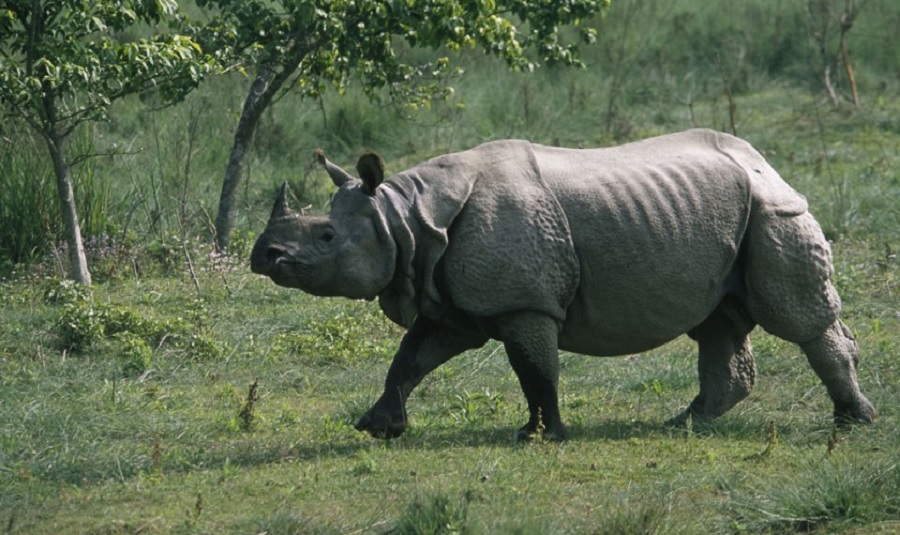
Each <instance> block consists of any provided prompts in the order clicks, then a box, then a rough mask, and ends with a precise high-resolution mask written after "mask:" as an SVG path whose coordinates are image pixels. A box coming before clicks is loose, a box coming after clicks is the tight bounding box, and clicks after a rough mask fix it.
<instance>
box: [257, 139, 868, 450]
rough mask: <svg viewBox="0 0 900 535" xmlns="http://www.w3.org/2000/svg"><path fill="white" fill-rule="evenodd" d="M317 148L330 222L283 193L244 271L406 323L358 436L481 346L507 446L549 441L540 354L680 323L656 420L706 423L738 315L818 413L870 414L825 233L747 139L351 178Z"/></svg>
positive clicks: (553, 397)
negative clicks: (685, 370)
mask: <svg viewBox="0 0 900 535" xmlns="http://www.w3.org/2000/svg"><path fill="white" fill-rule="evenodd" d="M317 158H318V160H319V162H320V163H321V164H322V165H324V166H325V168H326V169H327V171H328V174H329V175H330V177H331V179H332V181H333V182H334V184H335V185H336V186H337V187H338V190H337V193H336V194H335V195H334V197H333V200H332V203H331V209H330V213H329V215H327V216H312V215H302V214H300V213H298V212H296V211H294V210H291V209H290V208H289V207H288V204H287V185H286V184H285V185H283V186H282V188H281V192H280V194H279V195H278V197H277V200H276V201H275V205H274V208H273V209H272V213H271V216H270V218H269V221H268V223H267V226H266V228H265V230H264V231H263V233H262V234H261V235H260V236H259V238H258V239H257V241H256V244H255V245H254V247H253V251H252V253H251V258H250V264H251V268H252V270H253V271H254V272H255V273H259V274H262V275H266V276H268V277H270V278H271V279H272V280H273V281H274V282H275V283H276V284H278V285H281V286H286V287H292V288H299V289H301V290H303V291H305V292H308V293H310V294H313V295H317V296H344V297H348V298H353V299H374V298H378V301H379V305H380V307H381V309H382V310H383V312H384V313H385V314H386V315H387V316H388V318H390V319H391V320H392V321H393V322H395V323H397V324H399V325H401V326H403V327H405V328H407V329H408V330H407V332H406V334H405V335H404V337H403V339H402V341H401V342H400V346H399V349H398V351H397V353H396V355H395V356H394V359H393V362H392V363H391V365H390V368H389V370H388V372H387V378H386V380H385V385H384V392H383V394H382V395H381V397H380V398H379V399H378V400H377V401H376V403H375V404H374V405H373V406H372V408H371V409H370V410H369V411H368V412H367V413H366V414H364V415H363V416H362V417H361V418H360V419H359V420H358V421H357V422H356V424H355V427H356V428H357V429H358V430H360V431H365V432H368V433H370V434H371V435H372V436H374V437H379V438H392V437H396V436H399V435H400V434H402V433H403V432H404V431H405V430H406V427H407V418H406V401H407V398H408V397H409V395H410V393H411V392H412V391H413V389H414V388H415V387H416V385H417V384H419V382H420V381H421V380H422V379H423V378H424V377H425V376H426V375H427V374H428V373H430V372H431V371H432V370H434V369H435V368H437V367H438V366H440V365H441V364H443V363H444V362H446V361H447V360H449V359H450V358H452V357H454V356H455V355H458V354H460V353H462V352H464V351H466V350H468V349H473V348H478V347H480V346H482V345H484V344H485V343H486V342H487V341H488V340H489V339H495V340H499V341H500V342H502V344H503V345H504V348H505V350H506V354H507V357H508V359H509V362H510V364H511V365H512V368H513V370H514V371H515V373H516V375H517V377H518V379H519V382H520V385H521V387H522V390H523V391H524V394H525V398H526V400H527V404H528V412H529V419H528V422H527V423H526V424H525V425H524V426H523V427H522V428H521V429H520V430H518V437H519V438H522V439H527V438H528V437H530V436H532V435H533V434H534V433H536V432H537V431H538V430H540V432H541V433H542V435H543V437H545V438H550V439H562V438H563V437H564V435H565V427H564V425H563V422H562V420H561V418H560V412H559V403H558V388H557V387H558V377H559V357H558V352H559V350H564V351H569V352H574V353H581V354H586V355H594V356H614V355H625V354H634V353H639V352H643V351H646V350H648V349H651V348H654V347H657V346H659V345H661V344H664V343H666V342H668V341H670V340H672V339H674V338H676V337H678V336H680V335H682V334H687V335H688V336H689V337H690V338H692V339H693V340H695V341H696V342H697V344H698V360H699V363H698V371H699V383H700V388H699V393H698V394H697V396H696V397H695V398H694V399H693V401H692V402H691V403H690V404H689V406H688V407H687V408H686V409H684V411H682V412H681V413H680V414H678V415H677V416H675V417H674V418H672V419H671V420H670V421H669V423H673V424H678V423H684V422H685V421H686V420H687V418H689V417H691V418H694V419H702V418H713V417H717V416H720V415H722V414H723V413H725V412H726V411H727V410H729V409H730V408H732V407H733V406H734V405H735V404H736V403H738V402H739V401H740V400H742V399H743V398H745V397H746V396H747V395H748V394H749V393H750V391H751V388H752V387H753V385H754V381H755V376H756V369H755V365H754V360H753V355H752V353H751V346H750V341H749V339H748V335H749V333H750V331H751V330H753V329H754V327H755V326H756V325H759V326H761V327H762V328H763V329H765V330H766V331H768V332H769V333H771V334H772V335H774V336H777V337H779V338H782V339H784V340H788V341H790V342H794V343H796V344H798V345H799V346H800V347H801V348H802V350H803V351H804V353H805V354H806V356H807V358H808V361H809V363H810V365H811V366H812V368H813V370H814V371H815V373H816V374H818V376H819V378H820V379H821V381H822V382H823V383H824V385H825V387H826V389H827V391H828V394H829V396H830V397H831V399H832V401H833V403H834V414H833V416H834V419H835V421H836V422H837V423H854V422H861V423H867V422H871V421H872V420H873V419H874V418H875V410H874V408H873V407H872V405H871V404H870V403H869V401H868V400H867V399H866V397H865V396H864V395H863V394H862V393H861V392H860V389H859V386H858V382H857V375H856V368H857V365H858V362H859V349H858V346H857V343H856V341H855V339H854V337H853V335H852V333H851V331H850V329H849V328H848V327H847V326H846V325H845V324H844V323H843V322H841V320H840V319H839V313H840V309H841V302H840V298H839V296H838V294H837V292H836V291H835V288H834V286H833V285H832V283H831V280H830V278H831V275H832V271H833V268H832V259H831V249H830V246H829V243H828V241H827V240H826V239H825V237H824V236H823V233H822V231H821V229H820V227H819V225H818V223H817V222H816V221H815V219H813V216H812V215H810V213H809V212H808V209H807V201H806V199H805V198H804V197H803V196H801V195H800V194H798V193H797V192H796V191H795V190H794V189H792V188H791V187H790V186H789V185H788V184H787V183H785V182H784V181H783V180H782V179H781V177H779V175H778V173H777V172H776V171H775V170H774V169H773V168H772V167H771V166H770V165H769V164H768V163H767V162H766V161H765V159H764V158H763V157H762V156H761V155H760V154H759V152H757V151H756V150H755V149H753V148H752V147H751V146H750V144H749V143H747V142H746V141H743V140H741V139H739V138H736V137H733V136H730V135H727V134H723V133H719V132H715V131H711V130H703V129H696V130H689V131H686V132H682V133H676V134H670V135H665V136H660V137H655V138H650V139H646V140H643V141H638V142H634V143H628V144H624V145H621V146H617V147H611V148H597V149H567V148H556V147H549V146H542V145H537V144H534V143H530V142H527V141H520V140H504V141H493V142H489V143H485V144H483V145H480V146H478V147H475V148H473V149H470V150H466V151H462V152H457V153H453V154H446V155H443V156H438V157H436V158H433V159H430V160H428V161H426V162H424V163H422V164H419V165H417V166H415V167H413V168H411V169H408V170H406V171H403V172H400V173H398V174H396V175H394V176H392V177H390V178H389V179H388V180H385V178H384V170H383V169H384V166H383V163H382V161H381V159H380V158H379V157H378V156H377V155H375V154H372V153H368V154H364V155H363V156H362V157H360V159H359V162H358V164H357V172H358V175H359V178H356V177H354V176H353V175H351V174H350V173H349V172H347V171H345V170H343V169H341V168H340V167H339V166H337V165H335V164H334V163H332V162H331V161H329V160H328V159H327V158H326V157H325V156H324V154H323V153H321V152H317Z"/></svg>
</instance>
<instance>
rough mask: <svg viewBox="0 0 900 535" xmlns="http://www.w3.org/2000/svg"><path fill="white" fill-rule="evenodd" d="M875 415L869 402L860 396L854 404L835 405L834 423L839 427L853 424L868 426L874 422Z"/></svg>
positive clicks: (873, 408)
mask: <svg viewBox="0 0 900 535" xmlns="http://www.w3.org/2000/svg"><path fill="white" fill-rule="evenodd" d="M876 415H877V413H876V411H875V407H873V406H872V404H871V403H869V400H867V399H866V398H864V397H862V396H860V399H858V400H856V401H855V402H854V403H848V404H846V405H845V404H837V403H836V404H835V406H834V423H835V425H837V426H839V427H849V426H851V425H854V424H870V423H872V422H874V421H875V417H876Z"/></svg>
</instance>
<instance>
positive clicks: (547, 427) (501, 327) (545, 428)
mask: <svg viewBox="0 0 900 535" xmlns="http://www.w3.org/2000/svg"><path fill="white" fill-rule="evenodd" d="M496 321H497V326H498V338H499V339H500V340H501V341H502V342H503V344H504V348H505V349H506V355H507V357H508V358H509V363H510V365H511V366H512V368H513V371H515V373H516V376H517V377H518V378H519V384H520V385H521V387H522V391H523V392H524V394H525V399H526V400H527V402H528V413H529V418H528V423H526V424H525V425H524V426H522V428H521V429H519V431H518V434H517V438H518V439H519V440H529V439H531V438H532V437H534V436H540V437H542V438H544V439H548V440H563V439H564V438H565V434H566V432H565V427H564V426H563V423H562V419H561V418H560V415H559V398H558V386H559V350H558V348H557V346H558V338H559V325H558V323H557V322H556V320H554V319H552V318H550V317H548V316H544V315H542V314H537V313H532V312H517V313H512V314H506V315H504V316H502V317H501V318H498V319H497V320H496Z"/></svg>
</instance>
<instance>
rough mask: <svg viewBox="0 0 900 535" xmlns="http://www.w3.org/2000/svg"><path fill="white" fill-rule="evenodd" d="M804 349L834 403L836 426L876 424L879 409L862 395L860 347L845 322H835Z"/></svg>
mask: <svg viewBox="0 0 900 535" xmlns="http://www.w3.org/2000/svg"><path fill="white" fill-rule="evenodd" d="M800 347H801V349H803V352H804V353H806V358H807V359H808V360H809V363H810V365H811V366H812V368H813V370H815V372H816V374H817V375H818V376H819V379H821V380H822V383H823V384H824V385H825V388H826V389H827V390H828V395H829V396H830V397H831V401H832V402H834V421H835V423H836V424H839V425H846V424H852V423H871V422H872V421H874V420H875V408H874V407H872V404H871V403H869V400H868V399H866V397H865V396H864V395H863V394H862V393H861V392H860V390H859V383H858V382H857V379H856V367H857V365H858V364H859V346H858V345H857V343H856V339H855V338H854V337H853V333H852V332H851V331H850V329H849V328H848V327H847V326H846V325H844V323H843V322H842V321H841V320H835V322H834V323H832V324H831V325H830V326H829V327H828V328H827V329H826V330H825V332H823V333H822V335H821V336H818V337H816V338H814V339H812V340H810V341H808V342H804V343H801V344H800Z"/></svg>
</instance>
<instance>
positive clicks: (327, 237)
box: [319, 230, 334, 243]
mask: <svg viewBox="0 0 900 535" xmlns="http://www.w3.org/2000/svg"><path fill="white" fill-rule="evenodd" d="M319 239H320V240H322V241H323V242H325V243H328V242H330V241H331V240H333V239H334V232H331V231H330V230H326V231H325V232H324V233H322V236H320V237H319Z"/></svg>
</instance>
